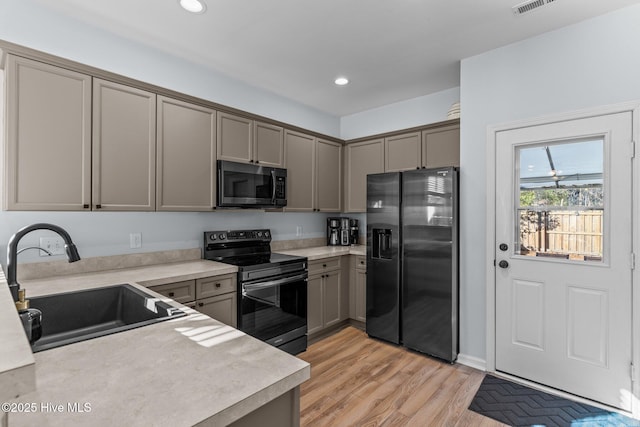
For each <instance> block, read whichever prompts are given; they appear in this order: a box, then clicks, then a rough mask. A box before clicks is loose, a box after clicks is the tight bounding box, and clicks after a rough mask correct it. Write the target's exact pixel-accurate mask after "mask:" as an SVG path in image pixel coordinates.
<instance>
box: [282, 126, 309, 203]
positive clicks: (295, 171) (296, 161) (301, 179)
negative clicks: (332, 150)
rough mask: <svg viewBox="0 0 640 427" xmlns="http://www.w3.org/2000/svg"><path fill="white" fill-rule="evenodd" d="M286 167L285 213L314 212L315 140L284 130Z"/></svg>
mask: <svg viewBox="0 0 640 427" xmlns="http://www.w3.org/2000/svg"><path fill="white" fill-rule="evenodd" d="M284 138H285V164H286V165H287V207H286V208H285V209H286V210H287V211H297V212H313V211H314V210H315V186H314V174H315V138H314V137H312V136H310V135H305V134H303V133H299V132H294V131H290V130H285V135H284Z"/></svg>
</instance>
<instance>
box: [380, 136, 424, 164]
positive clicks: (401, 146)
mask: <svg viewBox="0 0 640 427" xmlns="http://www.w3.org/2000/svg"><path fill="white" fill-rule="evenodd" d="M421 141H422V140H421V136H420V132H411V133H405V134H402V135H395V136H391V137H388V138H385V139H384V170H385V172H399V171H405V170H410V169H419V168H420V166H422V165H421V155H420V152H421V147H422V144H421Z"/></svg>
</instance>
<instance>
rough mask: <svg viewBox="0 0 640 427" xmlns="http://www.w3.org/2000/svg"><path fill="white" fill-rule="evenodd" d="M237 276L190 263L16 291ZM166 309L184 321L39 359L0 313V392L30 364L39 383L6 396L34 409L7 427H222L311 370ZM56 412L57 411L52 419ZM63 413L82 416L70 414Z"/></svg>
mask: <svg viewBox="0 0 640 427" xmlns="http://www.w3.org/2000/svg"><path fill="white" fill-rule="evenodd" d="M235 271H236V267H233V266H229V265H226V264H220V263H216V262H213V261H205V260H197V261H188V262H179V263H173V264H164V265H157V266H148V267H140V268H133V269H122V270H113V271H107V272H99V273H90V274H78V275H73V276H62V277H56V278H52V279H38V280H25V281H23V283H22V287H23V288H25V289H27V298H28V297H29V296H36V295H43V294H50V293H56V292H62V291H70V290H77V289H85V288H91V287H99V286H105V285H109V284H119V283H131V284H133V285H134V286H141V285H140V284H144V285H147V286H150V285H160V284H164V283H170V282H174V281H182V280H190V279H196V278H200V277H207V276H213V275H219V274H227V273H233V272H235ZM2 287H4V288H5V289H6V290H2V289H0V312H1V313H5V314H6V313H7V312H10V310H8V308H7V307H8V306H9V305H12V304H13V303H12V301H8V300H10V299H11V295H10V293H9V292H8V288H7V286H6V283H5V282H4V281H2V280H0V288H2ZM158 297H162V296H161V295H158ZM162 298H163V299H165V300H167V299H166V298H164V297H162ZM167 301H169V302H170V303H171V304H172V305H175V306H176V307H181V308H183V309H185V310H188V312H189V315H188V316H187V317H182V318H179V319H175V320H170V321H165V322H160V323H156V324H153V325H149V326H144V327H141V328H137V329H132V330H129V331H125V332H121V333H117V334H113V335H108V336H104V337H100V338H95V339H92V340H87V341H83V342H80V343H76V344H72V345H67V346H63V347H58V348H55V349H51V350H46V351H43V352H39V353H36V354H31V352H30V348H29V345H28V343H27V341H26V338H25V337H24V333H23V331H22V326H21V324H20V322H19V320H17V319H18V316H17V315H14V316H13V317H11V316H8V317H9V319H8V320H7V319H5V317H6V316H5V314H2V315H0V321H2V323H0V339H2V341H1V342H2V343H3V346H2V347H3V350H1V351H2V353H0V356H1V357H2V358H3V360H2V362H1V363H0V367H2V369H1V370H0V381H2V382H0V384H1V385H2V387H0V389H4V386H5V381H6V379H7V378H10V377H11V375H10V373H11V372H12V371H15V369H18V368H19V367H20V366H31V367H33V359H35V377H36V383H37V389H36V391H31V392H29V389H28V388H26V389H24V390H22V391H21V390H20V388H19V387H18V388H16V387H15V384H14V387H13V388H12V389H11V393H13V394H12V395H13V396H15V395H16V394H21V393H22V395H21V396H20V397H19V398H18V399H16V400H13V401H12V402H20V403H25V404H30V405H31V407H33V408H36V411H35V412H32V413H9V417H8V421H9V427H16V426H32V425H43V426H54V425H60V426H68V425H91V426H102V425H104V426H114V425H127V426H136V425H140V426H149V425H172V426H192V425H195V424H197V423H201V422H206V423H207V424H209V425H226V424H228V423H230V422H233V421H234V420H236V419H238V418H240V417H242V416H244V415H246V414H247V413H249V412H251V411H253V410H255V409H257V408H259V407H260V406H262V405H264V404H265V403H268V402H269V401H271V400H272V399H274V398H276V397H278V396H280V395H281V394H283V393H285V392H287V391H289V390H291V389H292V388H294V387H296V386H298V385H300V384H301V383H303V382H304V381H306V380H307V379H308V378H309V377H310V367H309V364H308V363H306V362H304V361H302V360H300V359H298V358H296V357H293V356H291V355H289V354H287V353H284V352H282V351H280V350H278V349H276V348H274V347H272V346H270V345H268V344H265V343H263V342H261V341H259V340H256V339H254V338H252V337H250V336H248V335H245V334H244V333H242V332H240V331H237V330H236V329H234V328H231V327H229V326H226V325H223V324H222V323H220V322H218V321H216V320H213V319H211V318H209V317H208V316H205V315H203V314H200V313H198V312H196V311H194V310H191V309H186V308H185V307H183V306H181V305H180V304H178V303H175V302H173V301H171V300H167ZM5 306H7V307H5ZM13 313H15V312H13ZM2 316H4V317H2ZM18 328H19V329H18ZM17 329H18V330H17ZM12 337H13V338H12ZM10 338H11V339H10ZM5 343H9V345H5ZM25 346H26V349H27V350H29V351H27V352H25ZM7 347H8V348H7ZM5 357H6V360H5ZM22 359H23V360H22ZM10 363H12V364H15V367H14V369H11V366H10V365H9V364H10ZM5 368H7V370H5ZM7 384H8V383H7ZM58 405H62V406H61V408H62V412H54V411H53V410H54V408H58V409H59V408H60V407H58ZM69 405H71V408H81V409H84V412H80V411H76V412H73V411H70V407H69Z"/></svg>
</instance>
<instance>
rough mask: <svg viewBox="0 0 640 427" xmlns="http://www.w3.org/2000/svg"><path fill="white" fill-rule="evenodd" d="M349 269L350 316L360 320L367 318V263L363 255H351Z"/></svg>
mask: <svg viewBox="0 0 640 427" xmlns="http://www.w3.org/2000/svg"><path fill="white" fill-rule="evenodd" d="M350 257H351V268H350V269H349V273H350V274H349V298H350V299H349V302H350V304H349V317H350V318H352V319H354V320H357V321H359V322H366V320H367V263H366V258H365V257H364V256H361V255H351V256H350Z"/></svg>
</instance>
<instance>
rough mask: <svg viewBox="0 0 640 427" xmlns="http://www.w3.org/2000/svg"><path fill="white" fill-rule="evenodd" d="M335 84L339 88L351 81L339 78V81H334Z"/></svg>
mask: <svg viewBox="0 0 640 427" xmlns="http://www.w3.org/2000/svg"><path fill="white" fill-rule="evenodd" d="M334 83H335V84H337V85H338V86H344V85H346V84H347V83H349V79H348V78H346V77H338V78H337V79H335V80H334Z"/></svg>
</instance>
